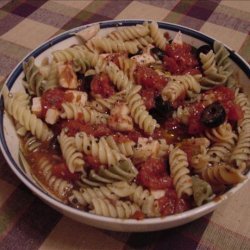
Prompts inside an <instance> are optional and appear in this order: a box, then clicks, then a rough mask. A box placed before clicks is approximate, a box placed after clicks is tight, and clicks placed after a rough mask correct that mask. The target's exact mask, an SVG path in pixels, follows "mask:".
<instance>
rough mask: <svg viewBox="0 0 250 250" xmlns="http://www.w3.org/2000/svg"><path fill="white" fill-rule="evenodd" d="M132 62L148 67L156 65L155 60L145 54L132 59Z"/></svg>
mask: <svg viewBox="0 0 250 250" xmlns="http://www.w3.org/2000/svg"><path fill="white" fill-rule="evenodd" d="M131 59H132V60H134V61H136V62H137V63H138V64H141V65H148V64H150V63H154V62H155V59H154V57H153V56H151V55H150V54H147V53H144V54H141V55H136V56H132V57H131Z"/></svg>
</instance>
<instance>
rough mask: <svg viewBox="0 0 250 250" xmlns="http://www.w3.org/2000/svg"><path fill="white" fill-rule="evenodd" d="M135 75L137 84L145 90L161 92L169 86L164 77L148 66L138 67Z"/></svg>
mask: <svg viewBox="0 0 250 250" xmlns="http://www.w3.org/2000/svg"><path fill="white" fill-rule="evenodd" d="M134 74H135V79H136V82H137V83H138V84H141V85H142V86H143V87H144V88H149V89H153V90H156V91H160V90H161V89H163V87H164V86H165V85H166V84H167V80H166V79H165V78H164V77H162V76H160V75H159V74H157V73H156V72H155V71H154V70H153V69H151V68H149V67H146V66H137V68H136V70H135V73H134Z"/></svg>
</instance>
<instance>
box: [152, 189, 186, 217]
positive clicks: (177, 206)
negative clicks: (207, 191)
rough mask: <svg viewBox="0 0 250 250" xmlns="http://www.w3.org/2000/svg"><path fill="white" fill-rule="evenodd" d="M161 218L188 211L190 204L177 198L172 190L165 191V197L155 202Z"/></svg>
mask: <svg viewBox="0 0 250 250" xmlns="http://www.w3.org/2000/svg"><path fill="white" fill-rule="evenodd" d="M157 203H158V206H159V209H160V213H161V215H162V216H167V215H171V214H176V213H181V212H184V211H186V210H188V209H190V202H189V201H188V200H186V199H183V198H178V197H177V193H176V191H175V190H174V189H167V191H166V194H165V196H163V197H162V198H160V199H158V200H157Z"/></svg>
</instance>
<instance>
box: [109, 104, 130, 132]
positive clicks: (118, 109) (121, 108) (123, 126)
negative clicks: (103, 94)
mask: <svg viewBox="0 0 250 250" xmlns="http://www.w3.org/2000/svg"><path fill="white" fill-rule="evenodd" d="M108 125H109V126H110V127H111V128H112V129H113V130H115V131H131V130H133V128H134V126H133V120H132V118H131V117H130V116H129V108H128V106H127V105H126V104H125V103H122V102H120V103H116V104H115V106H114V108H113V109H112V110H111V113H110V117H109V120H108Z"/></svg>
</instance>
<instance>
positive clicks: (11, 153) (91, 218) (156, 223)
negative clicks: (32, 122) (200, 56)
mask: <svg viewBox="0 0 250 250" xmlns="http://www.w3.org/2000/svg"><path fill="white" fill-rule="evenodd" d="M144 21H145V20H117V21H105V22H100V27H101V32H103V33H105V32H108V31H110V30H111V29H114V27H122V26H131V25H136V24H141V23H143V22H144ZM91 25H92V24H89V25H84V26H81V27H77V28H74V29H71V30H69V31H66V32H64V33H62V34H60V35H58V36H56V37H54V38H52V39H50V40H49V41H47V42H45V43H43V44H42V45H40V46H39V47H37V48H36V49H34V50H33V51H32V52H31V53H29V54H28V55H27V56H26V57H25V58H24V59H23V60H22V61H21V62H20V63H19V64H18V65H17V66H16V68H15V69H14V70H13V71H12V72H11V74H10V76H9V77H8V79H7V80H6V83H5V84H6V85H7V86H8V88H9V89H11V90H12V91H17V90H21V89H23V87H22V84H21V79H22V77H23V72H22V62H23V61H24V60H26V59H27V58H28V57H30V56H34V57H35V58H36V61H37V62H40V61H41V60H42V59H43V58H44V57H45V56H48V55H50V54H51V52H52V51H54V50H56V49H64V48H67V47H69V46H70V45H72V44H75V43H77V40H76V37H75V36H74V34H75V33H76V32H78V31H80V30H82V29H85V28H87V27H89V26H91ZM159 27H160V28H161V29H163V30H165V31H168V32H169V34H170V35H171V37H173V36H174V35H175V34H176V33H177V32H178V31H181V32H182V34H183V40H184V41H185V42H187V43H189V44H191V45H193V46H195V47H199V46H201V45H203V44H210V45H212V44H213V42H214V39H213V38H212V37H209V36H207V35H205V34H203V33H200V32H198V31H195V30H193V29H189V28H187V27H184V26H180V25H176V24H171V23H166V22H159ZM226 47H227V46H226ZM227 48H228V47H227ZM228 49H229V51H230V58H231V60H232V62H233V65H234V67H235V68H236V70H237V71H238V72H239V78H240V82H241V83H244V85H243V88H244V90H245V91H246V92H247V93H250V84H249V76H250V67H249V65H248V64H247V62H245V60H244V59H243V58H242V57H240V56H239V55H238V54H237V53H235V52H234V51H233V50H231V49H230V48H228ZM0 108H1V112H0V142H1V150H2V153H3V155H4V157H5V159H6V161H7V162H8V164H9V166H10V167H11V169H12V170H13V172H14V173H15V174H16V175H17V177H18V178H19V179H20V180H21V181H22V182H23V183H24V184H25V185H26V186H27V187H28V188H29V189H30V190H31V191H32V192H33V193H34V194H35V195H37V196H38V197H39V198H41V199H42V200H43V201H44V202H45V203H47V204H48V205H49V206H51V207H53V208H54V209H56V210H58V211H59V212H61V213H62V214H64V215H66V216H68V217H70V218H72V219H74V220H76V221H79V222H81V223H85V224H88V225H92V226H95V227H98V228H103V229H109V230H114V231H123V232H144V231H157V230H161V229H167V228H172V227H177V226H179V225H183V224H186V223H188V222H191V221H193V220H195V219H198V218H200V217H202V216H204V215H206V214H208V213H210V212H211V211H213V210H215V209H216V208H217V207H218V206H219V205H220V204H221V203H222V202H224V201H225V200H227V199H228V197H229V196H231V195H232V194H235V193H236V192H237V191H238V190H239V189H240V188H241V187H242V186H243V185H244V184H245V183H246V181H247V180H246V181H244V182H243V183H240V184H238V185H237V186H235V187H233V188H232V189H230V190H229V191H228V192H226V193H225V194H223V195H222V196H220V197H219V198H218V199H216V200H215V201H211V202H209V203H207V204H205V205H202V206H201V207H198V208H194V209H192V210H189V211H186V212H184V213H181V214H176V215H171V216H167V217H163V218H150V219H144V220H139V221H137V220H133V219H126V220H122V219H114V218H108V217H102V216H98V215H94V214H90V213H87V212H83V211H80V210H77V209H75V208H72V207H69V206H67V205H65V204H63V203H60V202H58V201H57V200H55V199H54V198H52V197H50V196H49V195H48V194H47V193H45V192H44V191H43V190H42V189H40V187H39V186H37V185H36V183H34V181H33V180H32V179H31V178H30V177H29V176H28V175H27V174H26V173H25V172H24V170H23V169H22V167H21V165H20V163H19V158H18V137H17V134H16V131H15V128H14V126H13V123H12V122H11V120H10V119H9V118H8V117H7V116H6V115H5V112H4V107H3V99H2V97H1V99H0ZM249 177H250V173H248V179H249Z"/></svg>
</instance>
